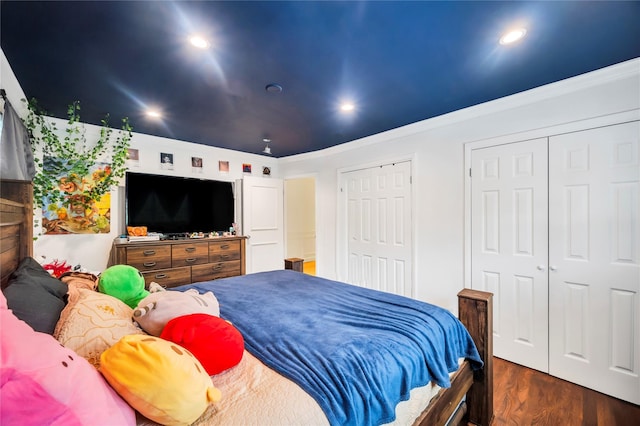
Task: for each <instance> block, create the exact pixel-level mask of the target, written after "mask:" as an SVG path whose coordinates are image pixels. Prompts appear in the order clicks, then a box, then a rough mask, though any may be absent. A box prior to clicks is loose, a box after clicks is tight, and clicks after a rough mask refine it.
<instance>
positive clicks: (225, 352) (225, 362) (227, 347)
mask: <svg viewBox="0 0 640 426" xmlns="http://www.w3.org/2000/svg"><path fill="white" fill-rule="evenodd" d="M160 337H161V338H162V339H165V340H168V341H170V342H174V343H177V344H179V345H180V346H182V347H183V348H185V349H187V350H188V351H189V352H191V353H192V354H193V356H195V357H196V358H197V359H198V361H200V363H201V364H202V366H203V367H204V369H205V370H207V373H208V374H209V375H211V376H212V375H214V374H218V373H221V372H223V371H224V370H227V369H229V368H231V367H233V366H235V365H237V364H238V363H239V362H240V361H241V360H242V354H243V353H244V339H243V338H242V334H240V332H239V331H238V330H237V329H236V328H235V327H234V326H233V325H231V324H230V323H228V322H227V321H225V320H223V319H221V318H218V317H214V316H211V315H207V314H192V315H185V316H182V317H178V318H174V319H172V320H171V321H169V322H168V323H167V325H166V326H165V327H164V329H163V330H162V333H161V334H160Z"/></svg>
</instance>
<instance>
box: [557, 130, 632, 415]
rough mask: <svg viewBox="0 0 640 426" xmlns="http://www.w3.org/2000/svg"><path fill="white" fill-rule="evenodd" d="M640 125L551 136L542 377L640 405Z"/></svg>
mask: <svg viewBox="0 0 640 426" xmlns="http://www.w3.org/2000/svg"><path fill="white" fill-rule="evenodd" d="M639 135H640V125H639V124H638V122H633V123H626V124H621V125H616V126H610V127H603V128H598V129H593V130H586V131H582V132H576V133H570V134H566V135H561V136H554V137H552V138H550V140H549V158H550V160H549V172H550V175H549V180H550V185H549V187H550V190H549V204H550V211H549V220H550V223H549V226H550V233H549V239H550V240H549V246H550V257H549V264H550V272H549V280H550V289H549V291H550V294H549V301H550V306H549V308H550V325H551V326H550V329H549V333H550V339H549V344H550V353H549V363H550V364H549V367H550V373H551V374H552V375H554V376H557V377H560V378H562V379H565V380H568V381H570V382H573V383H578V384H580V385H583V386H586V387H588V388H591V389H595V390H597V391H600V392H603V393H605V394H608V395H612V396H615V397H618V398H621V399H624V400H626V401H630V402H633V403H635V404H639V403H640V379H639V373H640V298H639V296H638V294H639V292H640V267H639V264H640V210H639V208H638V199H639V198H640V195H639V194H640V184H639V175H640V153H639V147H638V145H639V142H638V139H639Z"/></svg>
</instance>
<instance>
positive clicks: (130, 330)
mask: <svg viewBox="0 0 640 426" xmlns="http://www.w3.org/2000/svg"><path fill="white" fill-rule="evenodd" d="M132 313H133V309H131V308H130V307H128V306H127V305H125V304H124V302H121V301H120V300H118V299H116V298H115V297H113V296H109V295H108V294H102V293H98V292H96V291H92V290H87V289H86V288H78V289H76V290H75V291H74V292H73V293H71V292H70V294H69V304H68V305H67V307H66V308H64V309H63V310H62V313H61V315H60V320H59V321H58V324H57V325H56V328H55V331H54V333H53V337H55V338H56V339H57V340H58V342H60V343H62V344H63V345H64V346H65V347H67V348H69V349H71V350H73V351H75V352H76V353H77V354H78V355H80V356H81V357H83V358H84V359H86V360H87V361H89V363H90V364H91V365H93V366H94V367H96V368H98V367H99V366H100V355H101V354H102V352H104V351H106V350H107V349H109V348H110V347H111V346H113V345H114V344H116V343H117V342H118V341H119V340H120V338H122V337H123V336H126V335H129V334H144V331H142V330H141V329H140V327H138V325H137V324H136V323H135V322H134V321H133V319H132Z"/></svg>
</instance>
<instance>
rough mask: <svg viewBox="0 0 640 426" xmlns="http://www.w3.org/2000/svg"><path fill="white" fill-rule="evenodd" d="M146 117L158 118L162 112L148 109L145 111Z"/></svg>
mask: <svg viewBox="0 0 640 426" xmlns="http://www.w3.org/2000/svg"><path fill="white" fill-rule="evenodd" d="M147 117H150V118H156V119H158V118H161V117H162V114H161V113H160V111H156V110H153V109H150V110H148V111H147Z"/></svg>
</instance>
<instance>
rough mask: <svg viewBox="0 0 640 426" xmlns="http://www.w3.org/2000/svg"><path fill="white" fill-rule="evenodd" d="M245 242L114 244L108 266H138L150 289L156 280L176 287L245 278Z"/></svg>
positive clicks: (237, 239)
mask: <svg viewBox="0 0 640 426" xmlns="http://www.w3.org/2000/svg"><path fill="white" fill-rule="evenodd" d="M181 235H183V234H181ZM183 236H184V235H183ZM245 240H246V237H240V236H233V237H215V238H199V239H188V238H186V239H178V240H161V241H140V242H125V243H119V242H114V244H113V247H112V248H111V255H110V256H109V264H108V266H111V265H117V264H123V265H131V266H133V267H135V268H136V269H138V270H139V271H140V272H142V275H143V276H144V280H145V283H146V284H147V286H148V285H149V283H151V282H152V281H154V282H157V283H158V284H160V285H162V286H164V287H175V286H179V285H183V284H190V283H194V282H200V281H210V280H215V279H218V278H225V277H233V276H236V275H244V274H245Z"/></svg>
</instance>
